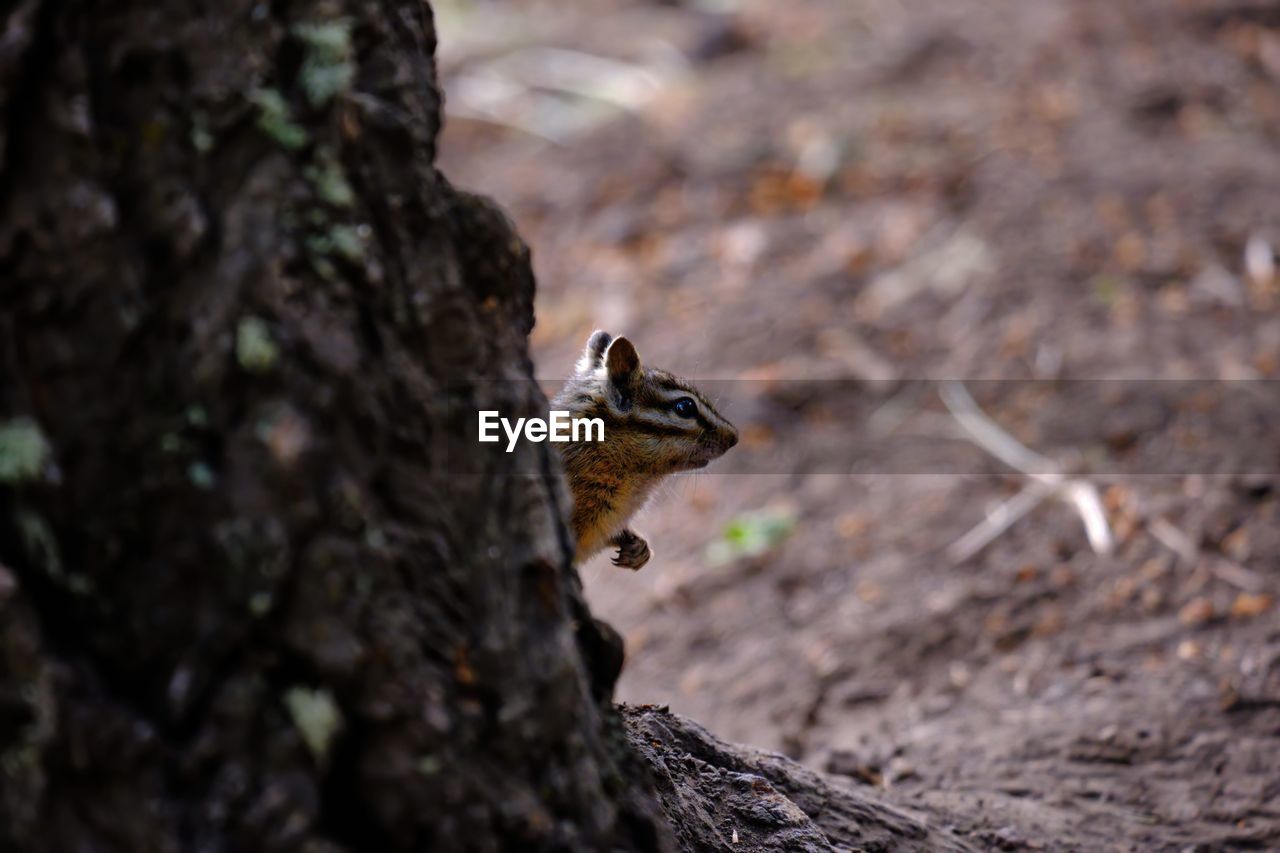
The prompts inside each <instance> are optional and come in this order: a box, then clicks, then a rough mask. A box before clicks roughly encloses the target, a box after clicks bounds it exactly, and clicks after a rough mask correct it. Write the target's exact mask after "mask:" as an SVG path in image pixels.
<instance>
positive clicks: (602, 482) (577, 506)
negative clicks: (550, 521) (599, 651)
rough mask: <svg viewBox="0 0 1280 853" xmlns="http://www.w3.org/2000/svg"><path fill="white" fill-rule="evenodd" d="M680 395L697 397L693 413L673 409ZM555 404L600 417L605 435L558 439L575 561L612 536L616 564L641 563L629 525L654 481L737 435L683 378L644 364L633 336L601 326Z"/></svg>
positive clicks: (710, 455)
mask: <svg viewBox="0 0 1280 853" xmlns="http://www.w3.org/2000/svg"><path fill="white" fill-rule="evenodd" d="M681 397H688V398H690V399H691V400H693V401H694V403H695V404H696V414H695V416H694V417H688V418H686V417H681V416H678V415H676V414H674V412H673V408H672V407H673V400H674V399H679V398H681ZM552 408H553V409H555V410H567V411H568V412H570V413H571V416H572V417H575V418H584V417H585V418H600V419H601V420H602V421H604V441H601V442H585V441H580V442H570V443H567V444H560V445H557V446H558V447H559V448H560V449H561V453H562V456H563V458H564V466H565V473H566V474H567V476H568V480H569V489H570V491H571V492H572V494H573V514H572V524H573V532H574V535H575V537H576V538H577V559H578V561H579V562H582V561H584V560H586V559H587V558H589V557H591V556H592V555H594V554H595V553H597V552H598V551H600V550H601V549H602V548H604V547H605V546H606V545H609V544H613V545H616V546H618V547H619V549H620V551H619V555H618V557H617V558H615V560H614V562H615V564H617V565H624V566H627V567H629V568H639V567H640V566H641V565H643V564H644V562H646V561H647V560H648V559H649V556H650V552H649V549H648V545H647V543H645V542H644V540H643V539H640V538H639V537H638V536H636V535H635V533H634V532H632V531H630V530H628V529H627V526H626V525H627V521H628V520H629V519H630V518H631V517H632V516H633V515H634V514H635V513H636V512H637V511H638V510H639V509H640V508H641V507H642V506H644V503H645V501H646V500H647V499H648V498H649V495H650V494H651V492H652V491H653V487H654V486H656V485H657V484H658V482H659V481H660V480H661V479H662V478H663V477H665V476H667V475H669V474H673V473H676V472H678V471H687V470H692V469H694V468H700V467H703V466H704V465H706V464H707V463H709V462H711V461H712V460H714V459H716V458H718V457H720V456H721V455H722V454H723V453H724V452H725V451H727V450H728V449H729V448H730V447H733V445H734V444H736V443H737V441H738V432H737V430H735V429H734V427H733V425H732V424H731V423H729V422H728V421H727V420H725V418H724V417H723V416H722V415H721V414H720V413H719V412H717V411H716V410H715V407H714V406H712V405H711V403H710V402H708V401H707V400H706V399H705V398H704V397H703V396H702V395H701V394H700V393H699V392H698V390H697V389H696V388H694V386H693V385H692V384H691V383H690V382H689V381H688V380H685V379H681V378H680V377H678V376H675V375H673V374H671V373H668V372H666V371H664V370H656V369H653V368H646V367H644V366H643V365H642V364H641V363H640V359H639V355H638V354H637V353H636V351H635V348H634V346H632V344H631V342H630V341H628V340H627V339H626V338H616V339H615V338H612V337H610V336H609V334H608V333H606V332H603V331H597V332H595V333H594V334H593V335H592V336H591V338H590V339H589V340H588V341H587V346H586V349H585V350H584V351H583V354H582V358H581V359H580V360H579V362H578V366H577V370H576V372H575V374H574V376H573V378H572V379H570V380H569V381H568V382H567V383H566V384H565V387H564V388H563V389H562V390H561V392H560V393H559V394H557V395H556V398H555V399H554V400H553V401H552ZM637 541H638V544H637Z"/></svg>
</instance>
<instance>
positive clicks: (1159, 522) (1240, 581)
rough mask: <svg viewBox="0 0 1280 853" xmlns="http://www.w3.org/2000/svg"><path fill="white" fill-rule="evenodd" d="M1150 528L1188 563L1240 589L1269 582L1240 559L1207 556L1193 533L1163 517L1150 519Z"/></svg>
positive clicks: (1262, 586) (1255, 588) (1257, 589)
mask: <svg viewBox="0 0 1280 853" xmlns="http://www.w3.org/2000/svg"><path fill="white" fill-rule="evenodd" d="M1147 532H1148V533H1150V534H1151V536H1152V538H1153V539H1155V540H1156V541H1157V542H1159V543H1160V544H1161V545H1163V546H1165V547H1166V548H1168V549H1169V550H1170V551H1172V552H1173V553H1175V554H1177V555H1178V559H1179V560H1181V561H1182V562H1183V563H1184V564H1185V565H1188V566H1198V565H1203V566H1204V567H1205V568H1207V569H1208V570H1209V571H1210V572H1211V573H1212V574H1213V576H1214V577H1216V578H1218V579H1219V580H1221V581H1225V582H1226V583H1229V584H1231V585H1232V586H1234V587H1236V588H1238V589H1242V590H1244V591H1245V592H1261V591H1262V590H1263V589H1265V588H1266V586H1267V583H1266V581H1265V580H1263V579H1262V578H1261V577H1260V576H1259V575H1257V574H1255V573H1254V572H1251V571H1249V570H1248V569H1246V568H1245V567H1244V566H1241V565H1239V564H1238V563H1233V562H1231V561H1230V560H1228V559H1226V558H1225V557H1216V556H1210V557H1208V558H1205V557H1204V555H1203V554H1202V553H1201V551H1200V547H1199V546H1198V545H1197V544H1196V543H1195V542H1193V541H1192V539H1191V537H1190V536H1188V535H1187V534H1185V533H1183V532H1182V531H1181V530H1179V529H1178V528H1177V527H1175V526H1174V525H1173V524H1172V523H1171V522H1169V521H1167V520H1166V519H1164V518H1161V517H1156V518H1154V519H1152V520H1151V521H1149V522H1148V523H1147Z"/></svg>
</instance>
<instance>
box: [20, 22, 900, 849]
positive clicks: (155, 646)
mask: <svg viewBox="0 0 1280 853" xmlns="http://www.w3.org/2000/svg"><path fill="white" fill-rule="evenodd" d="M4 15H5V17H4V18H3V19H0V24H2V25H3V28H4V31H3V36H2V38H0V111H2V113H3V124H2V125H0V212H2V217H3V218H2V219H0V306H2V307H0V372H2V375H0V847H4V848H10V847H13V848H17V849H24V850H72V849H84V850H97V849H122V850H230V849H259V848H267V849H299V848H304V849H312V850H321V849H334V848H343V847H349V848H361V849H388V848H399V849H405V848H417V849H433V850H454V849H466V850H499V849H510V850H540V849H568V850H600V849H610V850H668V849H674V846H675V844H676V843H677V842H676V839H677V835H676V834H673V832H672V829H671V827H672V826H676V827H677V831H678V832H679V833H680V835H679V837H680V839H681V840H683V841H687V839H688V838H689V837H691V836H689V835H688V833H687V832H686V831H685V830H684V829H683V828H681V827H682V824H681V819H682V815H683V812H681V811H680V809H681V808H683V807H685V806H691V807H692V806H693V805H694V804H691V803H684V804H681V803H678V802H675V801H674V800H673V799H672V798H671V797H670V796H667V795H665V794H664V795H663V797H662V801H661V802H660V801H659V798H658V797H657V796H655V793H654V790H655V789H654V787H653V781H652V780H653V776H652V775H651V773H650V770H649V769H648V768H649V767H650V766H654V767H657V769H658V771H659V773H658V779H659V781H660V783H661V785H664V786H666V788H660V789H659V790H660V791H664V790H665V791H668V792H669V790H670V785H671V779H672V778H673V777H672V776H671V775H670V774H669V773H668V772H667V768H666V767H664V766H661V761H660V760H659V759H658V758H657V757H656V756H655V755H654V754H646V756H645V758H646V759H647V762H648V763H646V762H645V761H642V760H641V758H640V754H639V753H637V751H636V750H634V749H633V748H631V747H630V746H628V740H627V738H626V735H625V730H624V727H623V721H622V718H621V717H620V716H619V715H618V714H617V713H616V712H615V711H614V710H613V709H612V707H611V706H610V704H609V701H608V700H609V696H610V693H611V688H612V683H613V680H614V679H615V678H616V675H617V670H618V668H619V666H620V661H621V657H620V643H619V642H618V640H617V637H616V635H615V634H613V632H612V631H610V630H609V629H608V628H607V627H606V626H602V625H600V624H598V623H596V622H594V621H593V620H592V619H591V618H590V616H589V614H588V612H587V609H586V606H585V604H584V602H583V600H582V596H581V592H580V587H579V583H578V579H577V575H576V573H575V571H574V570H573V568H572V566H571V564H570V558H571V553H572V548H571V545H570V542H569V538H568V534H567V530H566V526H565V516H566V507H567V496H566V493H565V489H564V486H563V483H562V479H561V476H560V473H559V467H558V464H557V462H556V460H554V459H553V458H552V457H551V456H550V455H549V452H548V450H547V445H545V444H539V445H531V444H525V445H524V446H523V447H520V448H518V449H517V452H516V453H514V454H511V456H510V457H505V458H504V459H503V460H502V463H501V464H495V461H494V460H495V458H494V457H493V456H489V455H487V454H486V455H481V452H480V449H479V445H478V444H476V443H475V442H473V441H458V440H454V441H448V440H447V439H448V438H449V437H450V436H457V435H464V436H470V434H471V433H470V430H472V429H473V428H474V424H473V420H469V419H468V418H467V417H466V416H467V415H469V417H470V418H471V419H474V411H475V409H476V408H477V407H483V408H492V409H499V410H501V411H502V412H503V413H504V414H507V413H510V415H511V416H522V415H528V414H532V413H534V412H536V411H537V410H539V409H541V408H543V407H544V405H545V400H544V399H543V397H542V395H541V393H540V392H539V390H538V388H537V386H536V385H535V383H534V382H533V380H532V370H531V365H530V362H529V358H528V354H527V347H526V336H527V334H528V332H529V329H530V327H531V326H532V323H533V308H532V305H533V280H532V275H531V272H530V266H529V259H528V252H527V250H526V249H525V247H524V245H523V244H522V243H521V241H520V240H519V238H518V237H517V236H516V235H515V233H514V231H513V230H512V228H511V227H510V225H509V224H508V223H507V221H506V219H505V218H504V217H503V216H502V214H501V213H500V212H499V211H497V209H496V208H494V207H493V206H492V205H490V204H489V203H487V202H485V201H483V200H481V199H478V198H476V197H473V196H469V195H467V194H465V193H461V192H458V191H456V190H454V189H453V188H451V187H450V186H449V184H448V183H447V182H446V181H445V180H444V179H443V178H442V177H441V176H440V175H439V173H437V172H436V170H435V168H434V165H433V162H434V152H435V138H436V134H437V133H438V131H439V127H440V96H439V91H438V88H437V84H436V77H435V68H434V63H433V57H432V51H433V48H434V40H435V34H434V30H433V27H432V21H431V17H430V10H429V9H428V8H427V7H426V6H425V5H423V4H419V3H414V2H407V0H383V2H380V3H374V2H357V0H333V2H323V1H322V0H311V2H301V0H299V2H277V3H265V2H258V0H252V2H244V0H228V2H224V3H191V2H188V3H180V2H172V3H155V2H139V0H117V2H112V3H87V2H75V0H25V2H22V3H20V4H19V5H17V6H16V7H13V6H11V7H10V10H9V11H8V12H5V13H4ZM495 380H499V381H495ZM448 400H454V401H461V402H463V403H465V404H466V405H459V406H450V405H447V401H448ZM480 404H483V406H480ZM521 472H533V473H531V474H528V473H521ZM635 724H636V721H635V720H633V721H632V725H633V729H634V727H635ZM644 725H650V722H645V723H644ZM671 725H674V724H671ZM651 734H652V733H651ZM689 737H690V738H692V740H686V741H684V742H683V743H684V746H682V747H680V748H682V749H684V748H687V747H688V745H689V744H690V743H692V742H694V741H696V740H698V737H695V736H693V735H690V736H689ZM699 737H700V736H699ZM635 738H636V734H635V733H634V731H633V734H632V740H631V742H632V743H635V742H636V741H635ZM649 742H650V744H653V743H655V742H657V738H656V736H655V737H653V738H650V741H649ZM707 742H708V743H710V741H709V740H708V741H707ZM672 748H675V747H672ZM651 751H652V750H651ZM669 757H670V755H669V753H668V758H669ZM655 761H658V764H654V762H655ZM734 772H739V773H741V772H749V770H748V769H742V768H739V769H737V770H735V771H734ZM793 772H795V771H794V768H792V769H783V770H778V773H779V776H778V778H777V779H774V778H773V777H770V778H771V779H772V780H773V784H774V787H777V788H778V790H780V791H782V794H787V795H793V794H794V792H791V791H787V790H786V788H785V786H782V787H779V786H780V785H781V783H780V782H779V779H781V778H782V777H784V776H787V774H789V773H793ZM805 778H808V777H805ZM824 790H825V789H824ZM831 790H834V789H831ZM704 793H705V792H704ZM782 794H777V793H776V792H775V793H774V794H770V795H769V796H771V797H772V796H777V797H779V798H781V796H782ZM744 796H751V795H750V793H748V794H747V795H744ZM761 796H763V794H762V795H761ZM824 796H825V795H824ZM833 796H834V795H833ZM797 802H799V800H797ZM801 806H802V808H803V804H801ZM792 808H794V806H793V807H792ZM664 809H665V812H664ZM793 817H794V815H793ZM904 820H905V819H904ZM908 823H910V822H908ZM903 825H907V824H903ZM817 826H818V827H821V823H820V822H819V824H818V825H817ZM917 829H918V828H915V827H913V830H912V831H917ZM806 831H807V830H806ZM886 831H889V830H882V828H880V827H877V828H876V829H875V832H876V833H878V835H876V836H875V837H882V836H883V835H884V832H886ZM823 832H824V830H823V829H821V828H817V829H814V830H813V837H814V838H815V839H821V838H823V837H824V835H823ZM744 834H749V833H745V832H744ZM855 834H856V833H855ZM830 837H831V840H837V841H838V843H842V844H843V843H845V842H848V841H849V840H850V839H851V838H852V837H853V835H849V836H839V837H838V838H837V836H835V835H832V836H830ZM868 837H871V836H868ZM916 837H920V836H918V835H917V836H916ZM776 841H777V839H772V840H770V838H766V837H765V836H764V835H761V836H760V837H759V843H758V845H756V842H754V841H753V842H752V845H756V846H752V845H748V846H743V847H739V848H735V849H762V850H763V849H792V848H789V847H785V846H782V847H779V846H776ZM814 843H819V842H818V841H815V842H814ZM695 849H696V848H695Z"/></svg>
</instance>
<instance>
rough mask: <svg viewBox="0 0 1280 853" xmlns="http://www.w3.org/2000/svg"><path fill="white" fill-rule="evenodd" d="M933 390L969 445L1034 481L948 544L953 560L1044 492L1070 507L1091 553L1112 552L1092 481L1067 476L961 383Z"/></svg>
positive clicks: (991, 537) (974, 549)
mask: <svg viewBox="0 0 1280 853" xmlns="http://www.w3.org/2000/svg"><path fill="white" fill-rule="evenodd" d="M938 393H939V396H941V398H942V402H943V404H944V405H945V406H946V407H947V410H948V411H950V412H951V415H952V417H954V418H955V419H956V421H957V422H958V423H959V424H960V426H961V427H962V428H963V429H964V431H965V432H966V433H967V434H968V436H969V438H970V439H971V440H972V441H973V443H974V444H976V445H978V446H979V447H981V448H982V449H983V450H985V451H987V452H988V453H990V454H991V455H992V456H994V457H995V458H996V459H999V460H1000V461H1001V462H1003V463H1004V464H1006V465H1008V466H1009V467H1010V468H1013V469H1014V470H1015V471H1018V472H1020V473H1021V474H1023V475H1024V476H1026V477H1028V478H1030V479H1031V480H1032V481H1033V482H1032V484H1030V485H1029V486H1027V487H1026V488H1024V489H1023V490H1022V491H1021V492H1019V493H1018V494H1017V495H1015V496H1014V497H1012V498H1010V499H1009V500H1007V501H1005V502H1004V503H1003V504H1001V505H1000V506H998V507H997V508H996V509H995V510H994V511H993V512H992V513H990V514H989V515H988V516H987V518H986V519H984V520H983V521H982V523H980V524H979V525H978V526H977V527H975V528H973V529H972V530H970V531H969V532H968V533H966V534H965V535H964V536H962V537H960V538H959V539H958V540H956V541H955V542H954V543H952V544H951V546H950V547H948V549H947V553H948V554H949V555H950V556H951V558H952V559H953V560H955V561H956V562H957V563H961V562H964V561H965V560H967V559H969V558H970V557H972V556H974V555H975V554H977V553H978V552H979V551H981V550H982V549H983V548H985V547H986V546H987V545H989V544H990V543H991V542H993V541H995V539H996V538H997V537H999V536H1000V534H1002V533H1004V531H1006V530H1008V529H1009V527H1010V526H1012V525H1013V523H1014V522H1016V521H1017V520H1018V519H1019V518H1021V517H1022V516H1024V515H1026V514H1027V513H1029V512H1030V511H1031V510H1033V509H1034V508H1035V507H1036V506H1038V505H1039V504H1040V503H1041V502H1042V501H1043V500H1044V499H1045V498H1048V497H1056V498H1058V499H1060V500H1062V501H1063V502H1064V503H1067V504H1070V505H1071V506H1072V507H1074V508H1075V510H1076V512H1077V513H1078V514H1079V515H1080V521H1081V522H1082V523H1083V524H1084V530H1085V535H1086V536H1087V537H1088V539H1089V545H1090V547H1092V548H1093V550H1094V552H1095V553H1097V554H1100V555H1106V554H1110V553H1111V551H1112V550H1113V549H1114V547H1115V539H1114V537H1113V536H1112V534H1111V526H1110V525H1109V524H1108V523H1107V515H1106V512H1105V511H1104V510H1103V508H1102V499H1101V497H1100V496H1099V495H1098V489H1097V487H1096V486H1094V485H1093V484H1092V483H1090V482H1088V481H1087V480H1083V479H1078V478H1071V477H1068V476H1067V475H1066V474H1065V473H1063V471H1062V469H1061V466H1059V465H1058V464H1057V463H1056V462H1054V461H1053V460H1052V459H1049V458H1048V457H1045V456H1041V455H1040V454H1039V453H1036V452H1035V451H1034V450H1031V449H1030V448H1028V447H1027V446H1025V445H1023V444H1022V443H1021V442H1019V441H1018V440H1017V439H1015V438H1014V437H1013V436H1011V435H1009V433H1007V432H1005V431H1004V430H1003V429H1002V428H1001V427H1000V425H999V424H997V423H996V422H995V421H993V420H992V419H991V418H990V417H989V416H988V415H987V414H986V412H984V411H982V408H981V407H979V406H978V404H977V402H975V401H974V399H973V397H972V396H971V395H970V394H969V391H968V389H967V388H965V387H964V383H963V382H958V381H955V380H950V381H947V382H943V383H942V384H941V386H940V387H939V389H938Z"/></svg>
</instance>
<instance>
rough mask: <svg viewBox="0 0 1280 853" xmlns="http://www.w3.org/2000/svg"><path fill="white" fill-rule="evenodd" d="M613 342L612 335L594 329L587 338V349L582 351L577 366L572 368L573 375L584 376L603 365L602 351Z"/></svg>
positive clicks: (602, 330)
mask: <svg viewBox="0 0 1280 853" xmlns="http://www.w3.org/2000/svg"><path fill="white" fill-rule="evenodd" d="M612 340H613V335H611V334H609V333H608V332H606V331H605V330H604V329H596V330H595V331H594V332H592V333H591V337H589V338H587V348H586V349H584V350H583V351H582V355H581V356H579V357H578V364H577V366H576V367H575V368H574V375H576V376H585V375H586V374H588V373H592V372H593V371H595V369H596V368H598V367H599V366H600V365H601V364H603V363H604V351H605V350H606V349H608V347H609V342H610V341H612Z"/></svg>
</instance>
